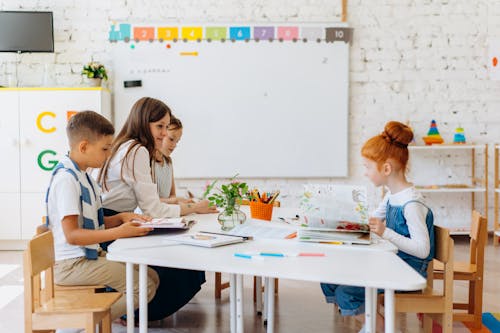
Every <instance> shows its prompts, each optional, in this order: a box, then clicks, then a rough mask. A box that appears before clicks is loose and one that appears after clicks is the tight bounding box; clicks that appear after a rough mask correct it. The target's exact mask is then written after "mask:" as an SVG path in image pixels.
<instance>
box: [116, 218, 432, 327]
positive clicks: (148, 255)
mask: <svg viewBox="0 0 500 333" xmlns="http://www.w3.org/2000/svg"><path fill="white" fill-rule="evenodd" d="M196 219H197V220H198V223H197V225H196V226H195V227H194V228H193V231H196V230H219V225H218V224H217V222H216V215H215V214H213V215H197V216H196ZM165 237H166V236H165V235H157V236H146V237H140V238H128V239H120V240H117V241H115V242H114V243H113V244H112V245H111V246H110V247H109V248H108V259H109V260H114V261H120V262H125V263H126V264H127V318H128V319H129V320H127V332H128V333H132V332H133V323H134V320H133V318H134V308H133V296H132V295H133V274H132V272H133V265H134V264H138V265H139V327H140V332H141V333H146V332H147V290H146V289H147V282H146V281H147V265H156V266H165V267H174V268H183V269H193V270H206V271H216V272H222V273H229V274H230V309H231V332H243V306H242V305H243V301H242V294H243V293H242V290H243V282H242V281H243V275H257V276H264V277H267V278H269V279H268V280H269V283H268V288H269V290H268V292H267V295H268V309H267V320H268V326H267V331H268V332H273V328H274V327H273V326H274V278H286V279H293V280H301V281H313V282H318V283H319V282H325V283H334V284H345V285H353V286H362V287H365V288H366V292H365V294H366V313H365V318H366V332H375V318H376V304H377V302H376V292H377V289H378V288H381V289H385V295H386V298H385V321H386V332H390V333H392V332H394V322H395V311H394V310H395V309H394V290H419V289H422V288H424V287H425V285H426V280H425V279H424V278H423V277H421V276H420V275H419V274H418V273H417V272H416V271H414V270H413V269H412V268H411V267H410V266H408V265H407V264H406V263H405V262H403V261H402V260H401V259H400V258H399V257H398V256H397V255H396V254H395V253H394V252H393V251H391V250H392V249H394V247H393V246H388V245H387V244H386V243H383V242H380V243H377V244H374V245H370V246H366V245H365V246H346V245H324V244H315V243H303V242H298V241H295V240H275V239H273V240H265V239H256V240H253V241H249V242H245V243H239V244H233V245H229V246H222V247H217V248H211V249H207V248H202V247H196V246H189V245H181V244H173V243H172V242H169V241H165V240H164V239H165ZM388 250H389V251H388ZM241 252H280V253H299V252H322V253H324V254H325V256H324V257H286V258H273V257H265V258H261V259H260V260H258V259H244V258H238V257H235V256H234V253H241ZM180 253H182V255H179V254H180Z"/></svg>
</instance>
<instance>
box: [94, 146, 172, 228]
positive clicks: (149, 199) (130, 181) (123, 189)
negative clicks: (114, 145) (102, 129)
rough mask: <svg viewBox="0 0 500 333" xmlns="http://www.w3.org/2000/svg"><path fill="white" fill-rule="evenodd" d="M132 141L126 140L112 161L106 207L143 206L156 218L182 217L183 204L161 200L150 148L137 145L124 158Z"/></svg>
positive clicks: (105, 190) (127, 209)
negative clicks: (152, 172) (153, 173)
mask: <svg viewBox="0 0 500 333" xmlns="http://www.w3.org/2000/svg"><path fill="white" fill-rule="evenodd" d="M132 142H133V141H132V140H130V141H127V142H125V143H123V144H122V145H121V146H120V148H118V151H117V152H116V154H115V156H114V157H113V159H112V160H111V161H110V164H109V169H108V174H107V176H106V188H104V187H103V189H102V191H103V194H102V202H103V206H104V207H105V208H108V209H112V210H115V211H117V212H133V211H134V210H135V209H136V208H137V207H139V208H140V209H141V211H142V212H143V213H144V214H146V215H149V216H151V217H154V218H159V217H179V216H180V212H181V208H180V206H179V205H169V204H166V203H163V202H161V201H160V196H159V195H158V186H157V185H156V184H155V183H154V182H153V179H152V176H151V166H150V162H149V161H150V159H149V152H148V150H147V149H146V147H144V146H142V145H137V146H135V147H134V148H133V149H132V151H131V152H130V153H129V155H128V157H127V158H126V159H124V157H125V153H126V152H127V150H128V149H129V147H130V145H131V144H132ZM122 164H123V175H121V173H122ZM122 176H123V179H122Z"/></svg>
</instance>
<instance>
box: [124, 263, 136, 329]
mask: <svg viewBox="0 0 500 333" xmlns="http://www.w3.org/2000/svg"><path fill="white" fill-rule="evenodd" d="M125 267H126V268H125V270H126V278H125V281H126V283H127V287H126V291H127V295H126V298H127V333H134V321H135V320H134V264H133V263H131V262H128V263H127V265H126V266H125Z"/></svg>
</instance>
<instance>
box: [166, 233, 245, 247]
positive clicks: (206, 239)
mask: <svg viewBox="0 0 500 333" xmlns="http://www.w3.org/2000/svg"><path fill="white" fill-rule="evenodd" d="M165 239H166V240H168V241H175V242H179V243H182V244H189V245H195V246H203V247H217V246H222V245H227V244H234V243H241V242H243V241H244V239H243V237H237V236H228V235H220V234H204V233H198V234H182V235H176V236H171V237H167V238H165Z"/></svg>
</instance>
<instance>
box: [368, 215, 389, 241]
mask: <svg viewBox="0 0 500 333" xmlns="http://www.w3.org/2000/svg"><path fill="white" fill-rule="evenodd" d="M368 225H369V226H370V231H371V232H373V233H375V234H377V235H379V236H380V237H382V235H383V234H384V231H385V221H382V220H381V219H378V218H376V217H370V219H369V220H368Z"/></svg>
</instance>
